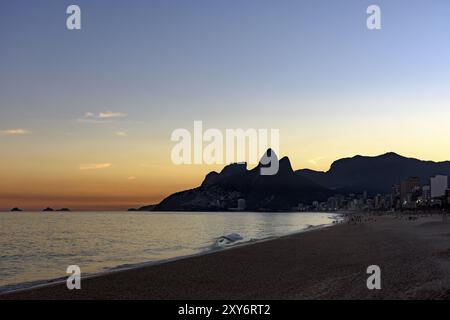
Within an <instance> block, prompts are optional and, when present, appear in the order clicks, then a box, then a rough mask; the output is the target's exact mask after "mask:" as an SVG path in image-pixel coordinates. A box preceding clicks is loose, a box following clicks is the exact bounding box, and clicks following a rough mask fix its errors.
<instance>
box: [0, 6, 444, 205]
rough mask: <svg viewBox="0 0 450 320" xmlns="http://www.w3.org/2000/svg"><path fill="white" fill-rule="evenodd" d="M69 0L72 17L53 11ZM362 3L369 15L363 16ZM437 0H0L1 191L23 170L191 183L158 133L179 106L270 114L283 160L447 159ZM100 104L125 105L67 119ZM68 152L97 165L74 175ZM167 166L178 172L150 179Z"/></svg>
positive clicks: (258, 118) (189, 113)
mask: <svg viewBox="0 0 450 320" xmlns="http://www.w3.org/2000/svg"><path fill="white" fill-rule="evenodd" d="M70 4H78V5H79V6H80V7H81V10H82V30H80V31H68V30H67V29H66V27H65V20H66V16H67V15H66V13H65V10H66V7H67V6H68V5H70ZM370 4H378V5H379V6H380V7H381V10H382V26H383V28H382V30H379V31H369V30H368V29H367V28H366V18H367V14H366V8H367V7H368V6H369V5H370ZM449 12H450V2H449V1H447V0H441V1H439V0H433V1H425V0H423V1H422V0H420V1H418V0H415V1H406V0H405V1H402V0H395V1H392V0H391V1H365V0H347V1H334V0H333V1H332V0H327V1H325V0H322V1H312V0H308V1H300V0H292V1H288V0H282V1H264V0H258V1H256V0H246V1H230V0H229V1H219V0H208V1H206V0H205V1H204V0H183V1H181V0H180V1H171V0H169V1H167V0H164V1H136V0H132V1H100V0H97V1H82V0H79V1H61V0H54V1H48V0H42V1H21V0H19V1H2V2H1V4H0V43H1V45H0V46H1V51H0V92H1V94H0V130H11V129H17V128H22V129H25V130H27V131H29V132H30V133H29V134H28V135H24V136H0V148H1V150H2V154H8V157H6V158H4V159H2V160H0V164H1V169H0V170H1V171H0V173H2V174H4V176H6V177H7V178H6V179H4V181H6V182H7V183H5V182H4V185H3V186H1V185H0V193H1V192H2V191H3V193H4V194H7V193H8V194H10V195H8V196H4V197H3V203H5V206H6V203H7V204H8V205H9V204H10V203H11V199H13V198H14V195H17V194H19V193H20V194H23V193H24V192H25V193H27V192H28V193H31V194H35V195H37V196H38V195H39V194H40V193H39V192H38V191H33V190H34V189H32V188H31V187H30V189H28V188H25V189H23V188H24V184H25V181H29V179H35V181H47V182H46V183H47V185H52V186H53V187H54V189H59V188H60V187H61V186H67V188H68V189H70V190H71V193H74V192H75V193H76V192H80V191H79V190H88V189H89V190H94V189H96V188H97V189H101V190H105V193H104V194H103V193H102V192H99V193H98V197H99V198H101V199H103V198H102V197H106V191H109V192H111V191H114V192H115V193H117V194H124V193H126V192H125V191H129V192H130V193H131V192H133V194H136V193H139V197H141V198H139V201H140V200H141V199H143V198H144V197H149V198H151V199H159V198H161V197H162V196H163V195H164V194H166V193H167V192H171V191H174V190H173V189H178V188H180V187H187V186H193V185H195V184H196V183H198V182H199V181H200V180H201V179H202V175H203V174H204V173H206V172H208V171H210V170H212V169H213V168H208V167H200V168H196V169H190V168H183V169H180V168H176V169H174V168H173V165H172V164H171V163H170V158H169V157H170V147H171V142H170V140H169V138H170V133H171V132H172V130H173V129H175V128H178V127H185V128H192V125H193V121H194V120H203V121H204V123H205V125H206V126H207V127H218V128H223V129H224V128H237V127H243V128H279V129H280V131H281V139H282V140H281V150H282V153H283V154H286V155H289V156H290V157H291V160H292V162H293V164H294V166H295V167H296V168H304V167H311V168H313V169H320V170H326V169H328V167H329V165H330V164H331V162H332V161H333V160H335V159H337V158H339V157H343V156H352V155H355V154H379V153H383V152H387V151H396V152H399V153H402V154H405V155H408V156H415V157H420V158H424V159H432V160H444V159H450V143H449V142H448V141H449V140H448V136H449V133H450V132H449V131H450V130H449V129H448V124H447V123H448V121H447V120H448V117H449V115H450V111H449V110H450V109H449V106H450V93H449V92H450V90H449V88H450V59H449V58H450V41H449V38H450V37H449V36H450V13H449ZM105 111H114V112H122V113H126V114H127V117H124V118H123V119H117V120H115V121H112V122H110V123H102V124H92V123H85V122H81V121H79V119H80V118H82V117H83V114H85V113H86V112H92V113H95V114H98V113H99V112H105ZM118 131H120V132H126V134H127V136H126V137H121V138H120V137H117V136H115V135H114V132H118ZM125 155H127V156H125ZM17 159H20V160H17ZM24 159H25V160H24ZM81 163H111V164H113V166H112V167H111V168H110V169H109V174H108V175H105V176H104V177H103V176H99V173H97V172H96V173H92V177H79V174H80V172H78V170H79V165H80V164H81ZM143 163H145V164H146V165H150V166H156V167H157V168H158V171H159V172H163V173H164V174H165V175H162V174H161V176H160V177H155V176H154V175H152V174H150V173H148V172H146V173H144V172H142V171H141V170H142V169H138V166H140V165H142V164H143ZM133 168H134V169H133ZM71 170H73V172H72V171H71ZM127 170H128V171H127ZM181 170H184V171H183V172H184V173H183V174H181V173H180V172H181ZM171 174H173V177H174V179H175V177H180V174H181V178H180V179H181V180H180V181H181V182H180V181H179V180H178V179H175V180H176V183H175V180H171V179H169V181H167V186H162V188H158V192H156V191H153V190H152V189H154V188H155V186H156V183H157V182H158V181H160V180H164V179H165V178H167V177H171ZM122 176H123V177H122ZM130 176H133V177H136V181H146V182H141V184H138V185H137V186H136V187H130V186H129V185H127V184H128V183H130V181H129V180H128V179H126V178H127V177H130ZM31 177H33V178H31ZM113 177H114V178H113ZM47 178H48V179H49V180H46V179H47ZM122 178H123V184H124V185H123V187H117V186H118V185H121V183H122V180H121V179H122ZM133 180H134V179H133ZM73 181H76V185H77V186H79V187H78V189H72V187H70V188H69V187H68V186H72V185H73ZM158 183H159V185H160V184H161V183H160V182H158ZM135 184H137V183H135ZM111 185H114V186H115V187H111ZM142 188H145V190H146V192H145V193H143V192H141V191H139V190H141V189H142ZM5 190H8V192H6V191H5ZM77 190H78V191H77ZM138 191H139V192H138ZM91 193H92V192H91ZM91 193H89V194H87V195H84V196H85V197H88V198H89V197H91V196H92V197H94V195H92V194H91ZM94 193H95V192H94ZM6 198H7V200H5V199H6ZM94 198H95V197H94ZM8 199H9V200H8ZM49 199H51V197H49ZM95 199H97V198H95ZM105 199H106V198H105ZM127 199H128V198H127ZM1 201H2V199H0V208H1V207H2V205H1V204H2V202H1ZM74 201H75V200H74ZM93 201H94V200H93ZM105 201H106V200H105ZM124 201H125V200H124ZM127 201H128V200H127ZM133 201H138V200H137V198H136V199H134V200H133ZM125 202H126V201H125ZM131 202H132V201H131V200H130V201H129V202H127V204H128V203H131Z"/></svg>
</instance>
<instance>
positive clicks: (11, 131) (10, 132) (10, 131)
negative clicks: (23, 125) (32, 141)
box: [0, 129, 30, 136]
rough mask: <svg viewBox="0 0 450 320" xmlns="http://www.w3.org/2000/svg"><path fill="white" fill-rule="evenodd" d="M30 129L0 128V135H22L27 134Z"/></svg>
mask: <svg viewBox="0 0 450 320" xmlns="http://www.w3.org/2000/svg"><path fill="white" fill-rule="evenodd" d="M29 133H30V131H28V130H25V129H8V130H0V135H2V136H23V135H26V134H29Z"/></svg>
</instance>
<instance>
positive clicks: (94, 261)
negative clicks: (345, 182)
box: [0, 212, 338, 292]
mask: <svg viewBox="0 0 450 320" xmlns="http://www.w3.org/2000/svg"><path fill="white" fill-rule="evenodd" d="M335 219H338V215H336V214H331V213H253V212H202V213H197V212H195V213H191V212H183V213H175V212H151V213H149V212H66V213H64V212H50V213H44V212H15V213H12V212H2V213H0V292H1V291H9V290H14V289H18V288H23V287H29V286H33V285H37V284H41V283H45V282H48V281H49V280H52V279H53V280H54V279H62V278H63V277H67V276H68V275H67V274H66V269H67V267H68V266H69V265H78V266H79V267H80V268H81V272H82V275H85V274H92V273H99V272H105V271H108V270H114V269H122V268H124V269H125V268H130V267H133V266H135V265H137V264H141V263H151V262H159V261H163V260H167V259H172V258H177V257H182V256H187V255H193V254H198V253H202V252H207V251H211V250H220V249H223V248H226V247H229V246H232V245H236V244H240V243H245V242H249V241H254V240H260V239H266V238H271V237H279V236H282V235H286V234H290V233H294V232H298V231H300V230H304V229H306V228H309V227H311V226H320V225H329V224H331V223H332V222H333V220H335Z"/></svg>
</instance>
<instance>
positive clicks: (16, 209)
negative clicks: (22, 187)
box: [11, 207, 23, 212]
mask: <svg viewBox="0 0 450 320" xmlns="http://www.w3.org/2000/svg"><path fill="white" fill-rule="evenodd" d="M20 211H23V210H22V209H20V208H17V207H15V208H12V209H11V212H20Z"/></svg>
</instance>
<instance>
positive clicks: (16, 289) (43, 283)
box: [0, 213, 344, 300]
mask: <svg viewBox="0 0 450 320" xmlns="http://www.w3.org/2000/svg"><path fill="white" fill-rule="evenodd" d="M343 217H344V214H339V213H336V216H335V217H334V219H333V220H332V221H333V222H332V223H329V224H321V225H314V226H313V225H310V226H309V227H306V228H303V229H300V230H297V231H294V232H291V233H287V234H284V235H281V236H273V237H267V238H261V239H250V240H247V241H237V242H236V243H234V244H230V245H228V246H224V247H221V248H212V249H208V250H204V251H200V252H197V253H193V254H189V255H184V256H176V257H172V258H167V259H162V260H154V261H144V262H139V263H131V264H128V265H127V264H125V265H118V266H113V267H111V268H108V269H107V270H104V271H99V272H91V273H88V274H86V273H85V274H84V275H83V280H88V279H92V278H97V277H102V276H107V275H110V274H114V273H117V272H124V271H132V270H135V269H141V268H146V267H151V266H157V265H164V264H167V263H172V262H176V261H179V260H184V259H190V258H195V257H200V256H204V255H209V254H214V253H217V252H220V251H225V250H233V249H238V248H242V247H244V246H249V245H254V244H256V243H260V242H265V241H272V240H276V239H279V238H283V237H289V236H292V235H295V234H300V233H304V232H311V231H314V230H318V229H321V228H328V227H332V226H334V225H335V223H338V222H339V221H343ZM66 280H67V276H64V277H59V278H53V279H44V280H36V281H30V282H25V283H17V284H10V285H6V286H4V287H7V288H8V287H11V288H13V289H6V290H3V291H2V290H1V289H0V300H1V297H2V295H6V294H15V293H21V292H24V291H25V292H26V291H29V290H35V289H39V288H45V287H52V286H57V285H65V283H66Z"/></svg>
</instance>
